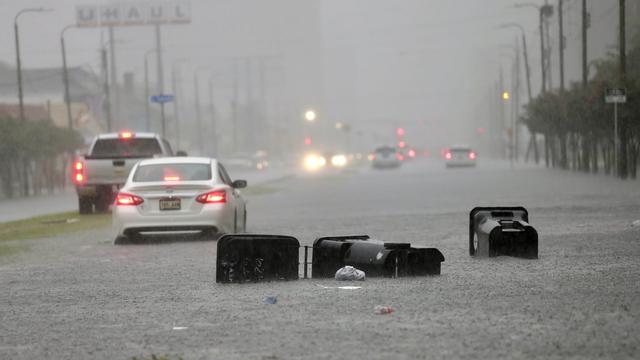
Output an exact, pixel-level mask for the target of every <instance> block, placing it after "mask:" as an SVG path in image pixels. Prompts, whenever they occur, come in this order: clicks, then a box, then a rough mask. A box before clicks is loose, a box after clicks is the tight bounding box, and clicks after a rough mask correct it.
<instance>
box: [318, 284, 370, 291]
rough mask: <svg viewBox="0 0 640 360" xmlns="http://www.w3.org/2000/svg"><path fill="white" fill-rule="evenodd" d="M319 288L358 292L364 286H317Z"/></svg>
mask: <svg viewBox="0 0 640 360" xmlns="http://www.w3.org/2000/svg"><path fill="white" fill-rule="evenodd" d="M316 285H317V286H319V287H321V288H323V289H340V290H358V289H362V286H324V285H320V284H316Z"/></svg>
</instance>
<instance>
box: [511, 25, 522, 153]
mask: <svg viewBox="0 0 640 360" xmlns="http://www.w3.org/2000/svg"><path fill="white" fill-rule="evenodd" d="M515 83H516V86H515V87H516V88H515V91H514V94H513V97H514V99H513V101H514V104H515V106H514V112H515V116H514V119H513V125H512V128H513V156H514V158H515V161H516V162H517V161H518V156H519V151H518V147H519V142H520V131H519V128H520V119H519V115H520V44H519V43H518V38H517V37H516V71H515Z"/></svg>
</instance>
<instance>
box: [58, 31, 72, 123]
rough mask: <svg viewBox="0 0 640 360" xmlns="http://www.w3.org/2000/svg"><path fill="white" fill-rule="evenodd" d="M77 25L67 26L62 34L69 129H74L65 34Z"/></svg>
mask: <svg viewBox="0 0 640 360" xmlns="http://www.w3.org/2000/svg"><path fill="white" fill-rule="evenodd" d="M74 27H75V25H67V26H65V27H64V28H63V29H62V31H61V32H60V48H61V49H62V81H63V83H64V102H65V104H66V107H67V121H68V127H69V129H73V117H72V116H71V96H70V95H69V70H68V68H67V48H66V46H65V42H64V32H65V31H67V30H69V29H71V28H74Z"/></svg>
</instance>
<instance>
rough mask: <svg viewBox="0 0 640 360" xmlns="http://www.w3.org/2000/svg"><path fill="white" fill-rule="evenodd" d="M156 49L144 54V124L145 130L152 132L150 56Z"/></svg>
mask: <svg viewBox="0 0 640 360" xmlns="http://www.w3.org/2000/svg"><path fill="white" fill-rule="evenodd" d="M154 51H156V49H151V50H147V52H145V53H144V115H145V118H144V124H145V130H146V131H151V109H150V108H149V100H150V99H149V98H150V96H151V93H150V91H149V55H151V53H152V52H154Z"/></svg>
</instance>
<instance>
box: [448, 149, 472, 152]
mask: <svg viewBox="0 0 640 360" xmlns="http://www.w3.org/2000/svg"><path fill="white" fill-rule="evenodd" d="M469 151H471V149H469V148H452V149H451V152H452V153H468V152H469Z"/></svg>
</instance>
